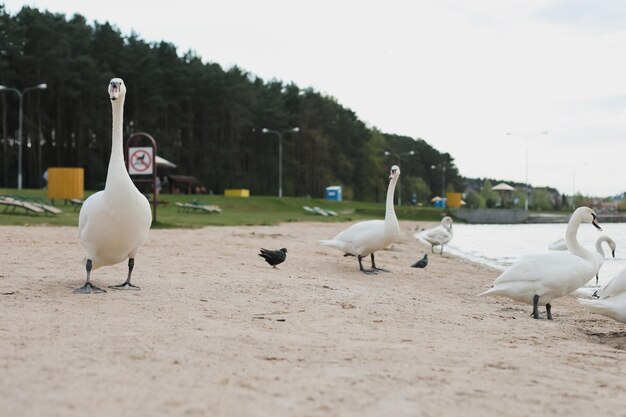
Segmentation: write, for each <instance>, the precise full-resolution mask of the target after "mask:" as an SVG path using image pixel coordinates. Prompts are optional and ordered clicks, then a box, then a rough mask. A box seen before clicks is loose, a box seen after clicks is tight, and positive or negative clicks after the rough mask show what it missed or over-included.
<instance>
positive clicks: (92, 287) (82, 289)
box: [74, 259, 106, 294]
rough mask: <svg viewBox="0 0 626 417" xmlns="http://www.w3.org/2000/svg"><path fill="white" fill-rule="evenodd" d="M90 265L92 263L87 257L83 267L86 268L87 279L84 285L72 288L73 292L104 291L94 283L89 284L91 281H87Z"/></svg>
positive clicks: (89, 292)
mask: <svg viewBox="0 0 626 417" xmlns="http://www.w3.org/2000/svg"><path fill="white" fill-rule="evenodd" d="M92 265H93V264H92V262H91V259H87V264H86V265H85V269H87V281H86V282H85V285H83V286H82V287H80V288H76V289H75V290H74V294H91V293H92V292H93V293H99V292H106V291H105V290H103V289H102V288H98V287H96V286H95V285H91V282H89V276H90V275H91V268H92Z"/></svg>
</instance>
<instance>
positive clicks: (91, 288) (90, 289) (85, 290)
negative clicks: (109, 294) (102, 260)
mask: <svg viewBox="0 0 626 417" xmlns="http://www.w3.org/2000/svg"><path fill="white" fill-rule="evenodd" d="M101 292H106V290H103V289H102V288H98V287H96V286H95V285H92V284H91V283H90V282H86V283H85V285H83V286H82V287H80V288H76V289H75V290H74V294H91V293H94V294H97V293H101Z"/></svg>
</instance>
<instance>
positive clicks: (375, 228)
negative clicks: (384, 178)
mask: <svg viewBox="0 0 626 417" xmlns="http://www.w3.org/2000/svg"><path fill="white" fill-rule="evenodd" d="M398 178H400V167H398V166H397V165H394V166H392V167H391V170H390V172H389V186H388V187H387V200H386V203H385V207H386V210H385V220H369V221H365V222H360V223H356V224H353V225H352V226H350V227H348V228H347V229H346V230H344V231H343V232H341V233H339V234H338V235H337V236H335V237H334V239H331V240H322V241H320V244H322V245H324V246H330V247H331V248H335V249H337V250H340V251H341V252H343V253H344V256H356V257H357V260H358V261H359V270H360V271H361V272H363V273H365V274H376V273H378V272H379V271H384V272H386V271H385V270H384V269H381V268H377V267H376V263H375V261H374V252H376V251H379V250H382V249H385V248H386V247H387V246H389V245H390V244H391V243H392V242H393V241H394V240H396V239H397V238H398V236H400V224H399V223H398V219H397V217H396V212H395V210H394V208H393V194H394V190H395V188H396V183H397V182H398ZM368 255H370V257H371V261H372V267H371V269H369V270H366V269H365V268H363V262H362V260H363V258H364V257H366V256H368Z"/></svg>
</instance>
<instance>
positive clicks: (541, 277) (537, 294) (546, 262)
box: [480, 207, 602, 320]
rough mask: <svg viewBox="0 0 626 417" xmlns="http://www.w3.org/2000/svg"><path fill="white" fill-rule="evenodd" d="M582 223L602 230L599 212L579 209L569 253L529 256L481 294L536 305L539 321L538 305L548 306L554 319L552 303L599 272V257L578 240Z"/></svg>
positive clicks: (570, 226)
mask: <svg viewBox="0 0 626 417" xmlns="http://www.w3.org/2000/svg"><path fill="white" fill-rule="evenodd" d="M581 223H592V224H593V225H594V226H595V227H596V228H597V229H598V230H602V229H601V228H600V226H599V225H598V221H597V217H596V213H595V212H594V211H593V210H591V209H590V208H588V207H579V208H578V209H576V211H574V214H572V217H571V218H570V220H569V223H568V224H567V230H566V232H565V240H566V242H567V248H568V251H565V252H563V251H554V252H547V253H541V254H537V255H530V256H526V257H524V258H522V259H520V260H519V261H518V262H517V263H515V264H513V265H512V266H511V267H510V268H509V269H507V270H506V271H504V272H503V273H502V274H501V275H500V276H499V277H498V278H496V280H495V281H494V282H493V286H492V287H491V288H490V289H489V290H487V291H485V292H484V293H482V294H480V295H501V296H505V297H509V298H511V299H513V300H515V301H519V302H522V303H528V304H532V305H533V317H534V318H536V319H538V318H539V309H538V306H539V305H545V306H546V313H547V316H548V320H552V313H551V309H552V306H551V305H550V302H551V301H552V300H553V299H555V298H558V297H562V296H564V295H567V294H569V293H571V292H572V291H574V290H576V289H577V288H579V287H582V286H583V285H585V284H586V283H587V281H589V279H590V277H593V275H594V274H595V273H596V271H597V270H598V263H599V261H598V256H597V255H595V254H593V253H591V252H589V251H588V250H586V249H585V248H583V247H582V246H581V245H580V244H579V243H578V240H577V239H576V233H577V232H578V227H579V226H580V224H581ZM572 255H575V256H572Z"/></svg>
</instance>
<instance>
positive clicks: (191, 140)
mask: <svg viewBox="0 0 626 417" xmlns="http://www.w3.org/2000/svg"><path fill="white" fill-rule="evenodd" d="M112 77H121V78H123V79H124V81H125V83H126V85H127V88H128V93H127V97H126V104H125V111H124V126H125V134H126V136H128V135H129V134H130V133H132V132H136V131H145V132H148V133H150V134H151V135H153V136H154V137H155V138H156V139H157V142H158V146H159V150H158V152H159V155H161V156H163V157H165V158H167V159H169V160H171V161H174V162H175V163H177V164H178V168H177V169H176V170H175V172H173V173H177V174H182V175H193V176H195V177H196V178H198V180H199V182H200V183H201V184H202V185H204V186H205V187H206V188H207V189H209V190H212V191H213V192H215V193H222V192H223V190H224V189H227V188H249V189H250V190H251V193H252V194H253V195H262V194H265V195H273V194H276V192H277V182H278V169H277V166H278V155H277V149H278V144H277V137H276V136H275V135H271V134H263V133H262V132H261V128H263V127H266V128H270V129H285V128H289V127H293V126H298V127H299V128H300V131H299V132H298V133H290V134H286V135H284V136H283V150H284V157H283V168H284V176H283V189H284V194H285V195H286V196H306V195H310V196H314V197H320V196H322V195H323V192H324V188H325V187H326V186H329V185H342V186H343V187H344V195H346V196H347V197H348V198H354V199H357V200H377V201H382V200H384V198H385V192H386V186H387V181H386V177H387V173H388V169H389V167H390V166H391V165H392V164H393V163H397V162H398V161H396V160H395V159H394V157H393V156H391V155H390V156H385V155H384V152H385V151H390V152H393V153H395V154H402V155H404V154H405V153H406V154H408V153H409V152H410V151H413V152H414V155H406V156H402V161H401V162H402V189H403V191H402V192H403V200H404V201H409V199H410V196H411V194H412V193H417V194H419V195H420V198H422V199H425V198H427V197H429V196H432V195H438V194H441V189H442V188H443V187H444V184H443V181H444V180H445V184H446V185H445V187H446V188H447V189H457V190H460V181H461V179H460V177H459V174H458V171H457V169H456V168H455V166H454V160H453V158H452V157H451V156H450V155H449V154H442V153H439V152H438V151H437V150H436V149H434V148H433V147H432V146H430V145H429V144H428V143H426V142H425V141H424V140H421V139H413V138H409V137H402V136H397V135H389V134H384V133H382V132H380V131H378V130H376V129H372V128H369V127H367V126H366V125H365V124H364V123H363V122H362V121H361V120H359V118H358V117H357V115H356V114H355V113H354V112H353V111H351V110H350V109H348V108H345V107H343V106H342V105H340V104H339V103H338V102H337V101H336V100H335V99H334V98H333V97H329V96H325V95H322V94H320V93H319V92H316V91H314V90H311V89H306V90H302V89H300V88H299V87H298V86H297V85H295V84H285V83H282V82H280V81H277V80H270V81H264V80H262V79H260V78H258V77H256V76H254V75H253V74H251V73H249V72H247V71H245V70H243V69H241V68H238V67H233V68H230V69H227V70H225V69H223V68H222V67H221V66H220V65H218V64H215V63H205V62H203V61H202V59H201V58H200V57H199V56H197V55H196V54H194V53H193V52H191V51H189V52H187V53H185V54H183V55H182V56H180V55H179V54H178V52H177V49H176V47H175V46H174V45H172V44H170V43H167V42H159V43H147V42H145V41H143V40H142V39H141V38H140V37H139V36H138V35H137V34H135V33H132V34H130V35H128V36H125V35H123V34H121V33H120V32H119V30H118V29H117V28H115V27H114V26H111V25H110V24H109V23H95V24H94V25H93V26H91V25H88V24H87V21H86V19H85V18H84V17H83V16H80V15H74V16H72V17H71V18H66V16H65V15H63V14H54V13H50V12H41V11H39V10H37V9H33V8H29V7H24V8H23V9H22V10H21V11H20V12H18V13H17V14H15V15H14V16H11V15H9V14H8V13H7V12H6V11H5V9H4V6H2V5H0V85H4V86H9V87H14V88H17V89H19V90H22V89H24V88H26V87H29V86H33V85H37V84H39V83H46V84H47V86H48V87H47V89H46V90H43V91H40V90H33V91H29V92H28V93H26V94H25V95H24V112H23V114H24V146H23V150H24V152H23V155H24V186H25V187H31V188H32V187H39V186H41V176H42V173H43V171H44V170H45V169H46V168H47V167H50V166H79V167H84V168H85V175H86V177H85V182H86V187H87V188H88V189H95V188H98V187H99V186H101V184H103V182H104V179H105V177H106V169H107V164H108V158H109V152H110V139H111V111H110V103H109V99H108V96H107V94H106V87H107V83H108V81H109V79H111V78H112ZM17 126H18V99H17V95H16V94H14V93H11V92H9V91H3V92H0V141H1V143H0V161H1V164H2V169H1V172H0V186H2V187H15V186H16V172H17V148H18V147H17V144H16V138H17ZM444 165H445V170H446V171H445V177H444V175H442V174H443V172H442V167H443V166H444Z"/></svg>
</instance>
